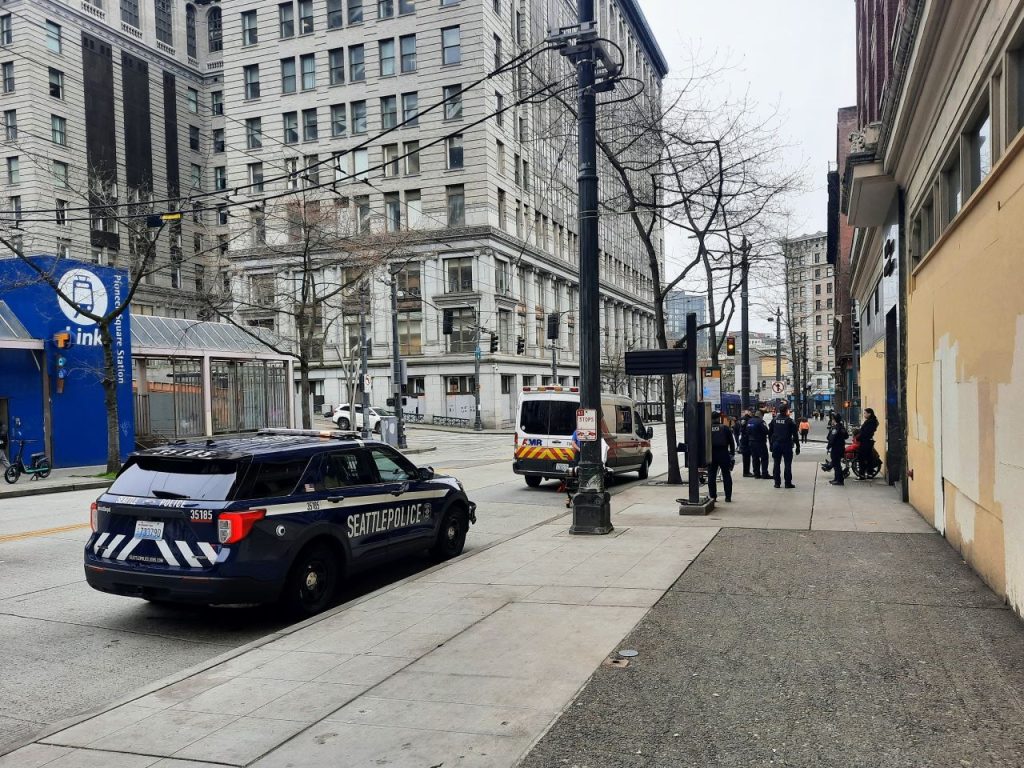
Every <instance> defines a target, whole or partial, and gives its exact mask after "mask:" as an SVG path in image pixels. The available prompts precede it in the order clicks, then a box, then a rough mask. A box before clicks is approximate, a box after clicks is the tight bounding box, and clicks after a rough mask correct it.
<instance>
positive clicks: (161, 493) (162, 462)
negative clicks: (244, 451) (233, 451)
mask: <svg viewBox="0 0 1024 768" xmlns="http://www.w3.org/2000/svg"><path fill="white" fill-rule="evenodd" d="M238 468H239V467H238V462H236V461H232V460H214V459H185V458H181V459H171V458H166V457H161V456H138V457H136V458H134V459H130V460H129V462H128V463H127V464H126V465H125V467H124V469H123V470H122V471H121V474H119V475H118V476H117V478H116V479H115V480H114V482H113V483H111V485H110V490H109V491H108V492H109V493H114V494H117V495H118V496H141V497H145V498H165V499H196V500H198V501H224V500H226V499H229V498H231V487H232V486H233V485H234V484H235V479H236V478H237V476H238Z"/></svg>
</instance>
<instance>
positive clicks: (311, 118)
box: [302, 107, 318, 141]
mask: <svg viewBox="0 0 1024 768" xmlns="http://www.w3.org/2000/svg"><path fill="white" fill-rule="evenodd" d="M317 133H318V131H317V126H316V107H313V108H312V109H304V110H302V140H303V141H316V140H317Z"/></svg>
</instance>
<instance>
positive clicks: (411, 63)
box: [398, 35, 416, 72]
mask: <svg viewBox="0 0 1024 768" xmlns="http://www.w3.org/2000/svg"><path fill="white" fill-rule="evenodd" d="M398 40H399V43H400V45H399V48H400V50H401V52H402V72H415V71H416V35H402V36H401V37H400V38H398Z"/></svg>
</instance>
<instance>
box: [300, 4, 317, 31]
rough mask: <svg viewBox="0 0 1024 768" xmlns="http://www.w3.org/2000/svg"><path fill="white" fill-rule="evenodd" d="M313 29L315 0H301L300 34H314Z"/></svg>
mask: <svg viewBox="0 0 1024 768" xmlns="http://www.w3.org/2000/svg"><path fill="white" fill-rule="evenodd" d="M313 29H314V25H313V0H299V34H300V35H309V34H312V33H313Z"/></svg>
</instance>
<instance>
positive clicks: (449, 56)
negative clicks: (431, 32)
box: [441, 27, 462, 64]
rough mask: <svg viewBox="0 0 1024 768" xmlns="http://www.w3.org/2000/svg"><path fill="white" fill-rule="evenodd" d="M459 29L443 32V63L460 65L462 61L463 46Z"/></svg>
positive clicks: (454, 28)
mask: <svg viewBox="0 0 1024 768" xmlns="http://www.w3.org/2000/svg"><path fill="white" fill-rule="evenodd" d="M460 39H461V38H460V34H459V28H458V27H445V28H444V29H442V30H441V63H442V64H458V63H459V62H461V61H462V46H461V43H460Z"/></svg>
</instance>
